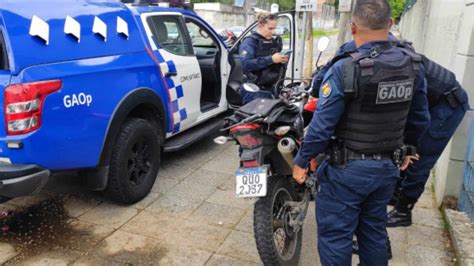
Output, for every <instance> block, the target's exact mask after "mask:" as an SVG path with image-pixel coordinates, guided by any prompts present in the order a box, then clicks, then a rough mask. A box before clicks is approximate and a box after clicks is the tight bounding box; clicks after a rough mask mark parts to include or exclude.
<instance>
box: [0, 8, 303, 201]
mask: <svg viewBox="0 0 474 266" xmlns="http://www.w3.org/2000/svg"><path fill="white" fill-rule="evenodd" d="M281 16H282V19H283V20H285V21H286V22H285V24H288V23H289V24H291V25H292V27H294V24H292V23H293V16H292V15H291V14H281ZM252 27H255V25H253V26H252ZM252 27H250V28H249V29H247V30H246V31H245V32H244V34H243V36H242V37H241V39H242V38H244V37H245V35H246V34H248V33H249V32H250V31H251V30H252ZM293 32H294V31H293ZM292 38H296V37H295V36H293V33H292V34H290V35H289V38H288V37H287V47H286V48H287V49H293V46H294V43H295V40H293V39H292ZM241 39H240V40H241ZM240 40H239V41H238V42H237V43H236V45H234V47H232V48H230V49H229V48H228V47H226V45H225V44H224V42H223V41H222V39H221V38H219V35H218V34H217V33H216V32H215V31H214V30H213V29H212V28H211V27H210V26H209V25H208V24H207V23H206V22H205V21H204V20H203V19H201V18H200V17H199V16H197V15H196V14H195V13H193V12H190V11H186V10H183V9H178V8H165V7H156V6H141V5H132V4H123V3H120V2H118V1H111V0H108V1H97V0H75V1H53V0H46V1H26V0H2V1H1V3H0V104H2V108H0V197H1V198H2V199H8V198H13V197H19V196H25V195H29V194H32V193H36V192H38V191H39V190H41V188H42V187H43V186H44V184H45V183H46V182H47V180H48V178H49V176H50V175H51V173H53V172H61V171H65V170H68V171H70V170H78V171H80V173H81V174H82V176H84V178H85V179H86V180H87V184H88V186H89V188H90V189H93V190H105V191H106V194H107V195H108V196H109V197H110V198H111V199H112V200H114V201H115V202H118V203H122V204H131V203H134V202H137V201H139V200H141V199H142V198H143V197H145V196H146V195H147V194H148V192H149V191H150V189H151V187H152V186H153V183H154V182H155V179H156V177H157V174H158V170H159V166H160V158H161V156H162V154H163V152H168V151H177V150H180V149H183V148H185V147H187V146H188V145H190V144H191V143H193V142H194V141H197V140H199V139H200V138H202V137H204V136H206V135H208V134H209V133H210V132H212V131H215V130H217V129H218V128H220V127H221V125H222V119H221V116H222V114H224V113H225V112H226V111H227V110H228V106H229V105H230V104H238V100H239V97H238V94H236V91H235V89H236V88H238V86H239V82H240V80H241V77H242V71H241V69H240V62H239V61H238V54H237V51H238V45H239V42H240ZM292 63H293V62H292ZM287 75H288V76H289V77H294V76H295V75H297V73H295V70H294V69H293V68H291V67H289V71H288V72H287Z"/></svg>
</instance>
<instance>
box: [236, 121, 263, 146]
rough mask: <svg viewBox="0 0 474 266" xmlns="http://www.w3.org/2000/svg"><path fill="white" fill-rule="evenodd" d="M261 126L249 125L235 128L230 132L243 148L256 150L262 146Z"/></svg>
mask: <svg viewBox="0 0 474 266" xmlns="http://www.w3.org/2000/svg"><path fill="white" fill-rule="evenodd" d="M260 127H261V126H260V125H257V124H248V125H241V126H237V127H234V128H232V129H231V130H230V132H231V133H232V135H233V136H234V138H235V139H236V140H237V142H238V143H239V144H240V146H242V148H250V149H252V148H255V147H258V146H260V145H262V135H261V134H260Z"/></svg>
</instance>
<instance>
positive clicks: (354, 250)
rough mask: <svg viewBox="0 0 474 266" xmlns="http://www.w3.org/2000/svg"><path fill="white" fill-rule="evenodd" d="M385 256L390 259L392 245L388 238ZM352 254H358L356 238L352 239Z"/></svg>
mask: <svg viewBox="0 0 474 266" xmlns="http://www.w3.org/2000/svg"><path fill="white" fill-rule="evenodd" d="M387 240H388V241H387V257H388V259H389V260H390V259H392V246H391V245H390V239H387ZM352 254H356V255H359V244H358V243H357V240H352Z"/></svg>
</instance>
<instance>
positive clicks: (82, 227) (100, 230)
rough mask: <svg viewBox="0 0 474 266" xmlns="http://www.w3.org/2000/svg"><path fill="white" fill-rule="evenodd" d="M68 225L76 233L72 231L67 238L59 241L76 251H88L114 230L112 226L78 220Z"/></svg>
mask: <svg viewBox="0 0 474 266" xmlns="http://www.w3.org/2000/svg"><path fill="white" fill-rule="evenodd" d="M70 226H71V229H73V230H74V231H76V232H77V233H72V234H71V236H70V237H69V238H68V239H66V240H65V241H61V243H60V244H61V246H63V247H67V248H68V249H72V250H76V251H88V250H89V249H92V248H93V247H94V246H96V245H97V244H98V243H99V242H100V241H102V240H104V239H105V238H106V237H108V236H109V235H111V234H112V233H113V232H114V229H113V228H110V227H105V226H100V225H95V224H90V223H85V222H81V221H79V220H74V221H72V222H71V223H70Z"/></svg>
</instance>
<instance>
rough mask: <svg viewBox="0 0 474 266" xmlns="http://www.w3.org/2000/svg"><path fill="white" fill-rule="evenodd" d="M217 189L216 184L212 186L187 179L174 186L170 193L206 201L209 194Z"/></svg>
mask: <svg viewBox="0 0 474 266" xmlns="http://www.w3.org/2000/svg"><path fill="white" fill-rule="evenodd" d="M215 191H216V187H215V186H210V185H207V184H197V183H195V182H189V181H187V180H185V181H183V182H181V183H179V184H178V185H176V186H175V187H174V188H172V189H171V190H170V191H169V192H168V193H166V194H171V195H181V196H183V195H185V196H186V197H189V198H191V199H195V200H198V201H204V200H206V199H207V198H209V196H210V195H211V194H212V193H214V192H215Z"/></svg>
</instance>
